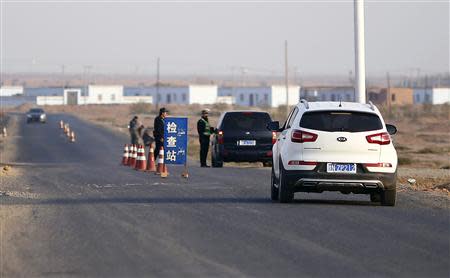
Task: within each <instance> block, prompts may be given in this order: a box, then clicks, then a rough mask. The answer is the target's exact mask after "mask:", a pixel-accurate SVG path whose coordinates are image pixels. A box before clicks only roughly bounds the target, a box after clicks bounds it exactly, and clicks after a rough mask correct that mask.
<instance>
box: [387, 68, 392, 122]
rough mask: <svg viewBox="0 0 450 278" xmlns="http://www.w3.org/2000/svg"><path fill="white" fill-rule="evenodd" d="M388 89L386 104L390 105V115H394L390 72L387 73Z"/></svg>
mask: <svg viewBox="0 0 450 278" xmlns="http://www.w3.org/2000/svg"><path fill="white" fill-rule="evenodd" d="M386 81H387V91H386V104H387V106H388V111H389V117H390V116H391V115H392V103H391V76H390V74H389V72H387V73H386Z"/></svg>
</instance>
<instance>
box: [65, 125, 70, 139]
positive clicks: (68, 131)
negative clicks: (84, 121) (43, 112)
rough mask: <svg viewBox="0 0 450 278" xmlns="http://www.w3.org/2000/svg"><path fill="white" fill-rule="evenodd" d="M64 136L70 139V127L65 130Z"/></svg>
mask: <svg viewBox="0 0 450 278" xmlns="http://www.w3.org/2000/svg"><path fill="white" fill-rule="evenodd" d="M66 135H67V137H70V127H68V128H67V132H66Z"/></svg>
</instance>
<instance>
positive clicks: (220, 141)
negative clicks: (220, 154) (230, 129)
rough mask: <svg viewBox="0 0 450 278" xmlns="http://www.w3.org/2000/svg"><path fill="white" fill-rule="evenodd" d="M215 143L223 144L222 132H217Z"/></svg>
mask: <svg viewBox="0 0 450 278" xmlns="http://www.w3.org/2000/svg"><path fill="white" fill-rule="evenodd" d="M217 143H219V144H223V130H219V131H218V132H217Z"/></svg>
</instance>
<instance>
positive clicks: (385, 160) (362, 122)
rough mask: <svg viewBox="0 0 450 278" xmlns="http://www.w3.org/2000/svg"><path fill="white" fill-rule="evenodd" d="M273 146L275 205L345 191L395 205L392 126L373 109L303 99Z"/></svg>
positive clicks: (276, 125)
mask: <svg viewBox="0 0 450 278" xmlns="http://www.w3.org/2000/svg"><path fill="white" fill-rule="evenodd" d="M268 129H270V130H272V131H277V132H280V133H279V134H278V137H277V141H276V143H275V144H274V146H273V149H272V151H273V166H272V178H271V193H272V194H271V195H272V200H274V201H275V200H279V201H280V202H282V203H287V202H290V201H292V199H293V198H294V193H295V192H318V193H320V192H323V191H340V192H341V193H345V194H348V193H361V194H370V200H371V201H373V202H381V204H382V205H387V206H394V205H395V199H396V180H397V152H396V151H395V148H394V145H393V144H392V141H391V137H390V135H393V134H395V133H396V132H397V128H396V127H395V126H393V125H386V124H385V123H384V120H383V117H382V116H381V114H380V112H379V111H378V109H377V108H376V107H375V106H374V105H373V104H372V103H370V104H362V103H354V102H342V103H341V102H310V103H308V102H307V101H304V100H302V101H301V102H300V103H299V104H297V106H296V107H295V108H294V109H293V110H292V111H291V112H290V114H289V116H288V118H287V120H286V122H285V123H284V125H283V126H282V127H281V128H280V125H279V123H278V122H271V123H270V124H269V125H268Z"/></svg>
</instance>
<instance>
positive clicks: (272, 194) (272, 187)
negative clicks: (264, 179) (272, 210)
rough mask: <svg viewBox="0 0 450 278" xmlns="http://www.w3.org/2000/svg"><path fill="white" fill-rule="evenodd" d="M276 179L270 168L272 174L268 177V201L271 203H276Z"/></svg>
mask: <svg viewBox="0 0 450 278" xmlns="http://www.w3.org/2000/svg"><path fill="white" fill-rule="evenodd" d="M276 180H277V178H276V177H275V171H274V170H273V166H272V174H271V176H270V199H271V200H272V201H278V188H277V187H276V186H275V184H276Z"/></svg>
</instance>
